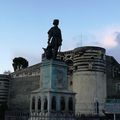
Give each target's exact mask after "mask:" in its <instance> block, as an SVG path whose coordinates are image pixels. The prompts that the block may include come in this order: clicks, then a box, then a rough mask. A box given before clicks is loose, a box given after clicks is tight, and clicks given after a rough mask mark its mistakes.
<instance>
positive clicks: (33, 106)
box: [32, 97, 35, 110]
mask: <svg viewBox="0 0 120 120" xmlns="http://www.w3.org/2000/svg"><path fill="white" fill-rule="evenodd" d="M32 110H35V97H33V98H32Z"/></svg>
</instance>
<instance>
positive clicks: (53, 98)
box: [52, 96, 56, 111]
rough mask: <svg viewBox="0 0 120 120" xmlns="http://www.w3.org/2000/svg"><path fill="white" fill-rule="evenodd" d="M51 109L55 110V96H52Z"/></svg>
mask: <svg viewBox="0 0 120 120" xmlns="http://www.w3.org/2000/svg"><path fill="white" fill-rule="evenodd" d="M52 110H53V111H56V97H55V96H53V97H52Z"/></svg>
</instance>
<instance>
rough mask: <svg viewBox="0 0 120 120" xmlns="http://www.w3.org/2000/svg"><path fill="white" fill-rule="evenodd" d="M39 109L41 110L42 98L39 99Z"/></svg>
mask: <svg viewBox="0 0 120 120" xmlns="http://www.w3.org/2000/svg"><path fill="white" fill-rule="evenodd" d="M38 110H41V98H39V99H38Z"/></svg>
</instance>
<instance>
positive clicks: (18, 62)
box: [12, 57, 28, 71]
mask: <svg viewBox="0 0 120 120" xmlns="http://www.w3.org/2000/svg"><path fill="white" fill-rule="evenodd" d="M12 65H13V68H14V71H16V70H19V69H24V68H27V67H28V61H27V60H26V59H25V58H22V57H18V58H17V57H15V58H14V59H13V64H12Z"/></svg>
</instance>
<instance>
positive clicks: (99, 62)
mask: <svg viewBox="0 0 120 120" xmlns="http://www.w3.org/2000/svg"><path fill="white" fill-rule="evenodd" d="M57 57H58V59H60V60H62V61H64V62H65V63H66V64H67V65H68V68H67V69H68V70H67V77H68V81H67V82H68V83H67V84H68V89H69V90H71V91H73V92H75V93H76V98H75V99H76V100H75V103H76V106H75V109H76V112H80V113H82V114H102V111H103V110H104V108H105V103H106V100H107V99H109V98H110V97H111V98H113V96H114V97H116V96H117V95H118V93H119V92H118V90H119V82H120V76H119V73H120V69H119V66H120V65H119V63H118V62H117V61H116V60H115V59H114V58H113V57H111V56H106V54H105V49H104V48H101V47H94V46H84V47H79V48H75V49H74V50H69V51H65V52H60V53H59V54H58V56H57ZM44 59H45V58H44V55H42V61H44ZM113 63H114V64H113ZM40 65H41V63H39V64H36V65H34V66H30V67H28V68H26V69H21V70H18V71H15V72H13V73H11V80H10V95H9V109H10V110H16V109H17V110H26V111H29V110H30V94H31V92H32V91H34V90H36V89H38V88H39V87H40ZM113 70H114V72H113ZM116 70H117V74H116V72H115V71H116ZM112 75H114V78H113V76H112ZM115 75H117V76H116V77H115ZM110 89H113V90H114V91H116V93H115V92H113V93H111V91H110Z"/></svg>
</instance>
